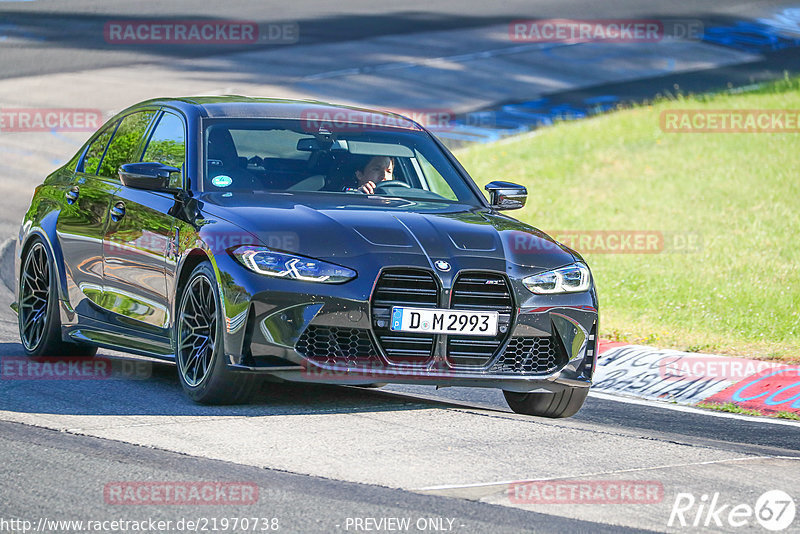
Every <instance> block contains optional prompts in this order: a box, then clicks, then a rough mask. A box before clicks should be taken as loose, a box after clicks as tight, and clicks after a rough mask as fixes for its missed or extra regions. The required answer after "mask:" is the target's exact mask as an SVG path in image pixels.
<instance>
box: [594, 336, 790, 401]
mask: <svg viewBox="0 0 800 534" xmlns="http://www.w3.org/2000/svg"><path fill="white" fill-rule="evenodd" d="M592 390H593V391H600V392H606V393H612V394H616V395H625V396H631V397H638V398H643V399H649V400H661V401H668V402H673V403H678V404H684V405H689V406H694V405H697V404H699V403H714V404H727V403H733V404H734V405H736V406H740V407H741V408H746V409H754V410H758V411H759V412H762V413H764V414H767V415H770V414H776V413H778V412H789V413H794V414H797V415H800V366H798V365H785V364H780V363H776V362H765V361H760V360H750V359H745V358H732V357H729V356H720V355H716V354H699V353H690V352H681V351H677V350H668V349H657V348H653V347H646V346H641V345H626V344H622V343H612V342H604V341H601V342H600V350H599V357H598V360H597V369H596V371H595V375H594V385H593V386H592Z"/></svg>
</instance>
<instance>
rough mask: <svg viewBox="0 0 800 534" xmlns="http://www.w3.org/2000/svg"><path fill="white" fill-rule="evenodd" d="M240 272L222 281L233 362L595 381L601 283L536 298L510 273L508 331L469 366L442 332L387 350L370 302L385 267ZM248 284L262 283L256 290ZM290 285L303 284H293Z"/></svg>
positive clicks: (363, 372) (306, 369)
mask: <svg viewBox="0 0 800 534" xmlns="http://www.w3.org/2000/svg"><path fill="white" fill-rule="evenodd" d="M239 273H240V275H239V279H238V280H236V282H237V283H235V284H233V283H231V284H230V285H229V286H227V287H226V286H225V285H224V284H223V285H222V287H221V289H222V294H223V297H224V298H223V301H224V303H225V305H224V308H225V310H224V311H225V315H226V339H225V346H226V355H227V358H228V363H229V366H230V367H231V368H232V369H235V370H239V371H242V372H261V373H268V374H271V375H273V376H276V377H278V378H281V379H284V380H290V381H298V382H314V383H325V384H351V385H359V384H374V383H403V384H423V385H436V386H469V387H488V388H501V389H504V390H508V391H518V392H531V391H551V392H557V391H560V390H562V389H564V388H566V387H589V386H590V385H591V379H592V373H593V371H594V367H595V358H596V353H597V348H596V346H597V301H596V296H595V293H594V289H592V290H591V291H588V292H585V293H580V294H569V295H547V296H537V295H533V294H531V293H530V292H528V291H527V290H524V289H522V291H520V288H522V286H521V284H517V283H516V282H515V280H517V278H514V277H508V278H507V280H508V282H509V287H510V289H511V290H512V291H513V294H514V304H515V305H514V311H513V313H512V314H511V317H510V320H509V323H508V327H509V328H508V332H507V333H506V335H505V336H504V339H503V340H502V342H501V343H500V344H499V345H498V346H497V349H496V350H494V352H493V353H492V354H491V356H490V357H488V358H487V359H486V361H485V362H481V363H480V364H478V365H463V363H458V362H457V361H455V359H451V358H450V355H449V354H448V346H449V345H448V343H447V336H444V335H441V336H435V338H436V339H435V341H434V343H435V346H434V347H432V348H431V354H430V357H428V358H421V359H419V360H416V361H413V362H408V361H404V362H398V361H397V360H393V359H392V358H389V357H387V351H386V350H385V348H384V346H383V345H382V344H381V338H380V337H379V336H378V334H377V333H376V332H377V330H378V329H377V324H378V323H377V319H378V316H379V314H378V313H377V310H374V309H373V306H372V300H373V299H372V296H373V293H374V291H375V287H374V285H375V280H378V279H379V272H376V273H375V276H374V277H369V276H361V277H360V279H357V280H354V281H352V282H348V283H346V284H341V285H328V284H313V283H305V282H297V281H292V282H286V281H276V280H265V278H264V277H261V276H258V275H255V274H250V273H243V274H242V273H241V270H239ZM436 274H437V276H438V273H436ZM501 274H502V273H501ZM503 276H505V275H503ZM455 277H456V273H454V274H453V278H455ZM370 278H371V280H370ZM449 282H452V278H451V279H450V280H447V279H443V280H441V281H440V287H441V291H442V293H443V294H447V293H448V292H449V289H448V288H449V285H448V283H449ZM248 287H252V288H257V289H258V291H253V292H252V293H251V292H250V291H248V290H247V288H248ZM287 287H289V288H290V289H296V290H295V291H291V292H287V291H286V289H287ZM445 307H446V306H445Z"/></svg>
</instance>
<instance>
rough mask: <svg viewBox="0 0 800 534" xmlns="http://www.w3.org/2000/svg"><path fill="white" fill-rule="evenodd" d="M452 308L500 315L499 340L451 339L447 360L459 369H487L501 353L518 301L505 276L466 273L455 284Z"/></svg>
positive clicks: (456, 337)
mask: <svg viewBox="0 0 800 534" xmlns="http://www.w3.org/2000/svg"><path fill="white" fill-rule="evenodd" d="M450 307H451V308H452V309H454V310H474V311H484V310H491V311H496V312H498V313H499V314H500V328H499V329H498V332H497V335H496V336H495V337H491V338H486V337H476V336H453V335H451V336H448V339H447V360H448V362H449V363H450V364H451V365H454V366H458V367H483V366H485V365H487V364H488V363H489V361H490V360H491V359H492V358H493V357H494V355H495V354H496V353H497V351H498V349H499V348H500V347H501V346H502V345H503V342H504V341H505V339H506V337H507V336H508V327H507V326H505V328H504V325H509V324H510V322H511V315H512V314H513V312H514V301H513V300H512V298H511V291H510V290H509V287H508V282H507V281H506V278H505V276H503V275H501V274H494V273H483V272H466V273H462V274H460V275H459V276H458V278H457V279H456V282H455V284H453V292H452V295H451V299H450Z"/></svg>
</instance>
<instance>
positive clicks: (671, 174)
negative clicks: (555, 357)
mask: <svg viewBox="0 0 800 534" xmlns="http://www.w3.org/2000/svg"><path fill="white" fill-rule="evenodd" d="M694 108H706V109H721V108H737V109H794V110H798V109H800V78H787V79H785V80H783V81H780V82H776V83H773V84H770V85H768V86H765V87H762V88H759V89H757V90H755V91H751V92H744V93H738V94H732V93H724V94H716V95H707V96H699V97H691V96H690V97H682V96H679V97H677V98H672V99H669V100H666V99H665V100H661V101H659V102H656V103H654V104H652V105H646V106H640V107H636V108H633V109H627V110H619V111H616V112H613V113H610V114H606V115H602V116H597V117H593V118H591V119H587V120H581V121H576V122H569V123H561V124H557V125H555V126H553V127H549V128H544V129H541V130H539V131H537V132H535V133H533V134H527V135H523V136H519V137H516V138H511V139H507V140H504V141H501V142H499V143H494V144H485V145H473V146H470V147H468V148H464V149H461V150H458V151H457V152H456V155H457V157H458V159H459V160H460V161H461V162H462V163H463V164H464V166H465V167H466V168H467V170H468V171H469V172H470V174H471V175H472V176H473V178H475V180H476V181H477V182H478V183H479V184H481V185H483V184H485V183H487V182H489V181H491V180H496V179H503V180H508V181H512V182H518V183H521V184H523V185H525V186H527V188H528V194H529V197H528V206H526V207H525V208H524V209H523V210H520V211H517V212H511V213H510V215H513V216H514V217H517V218H519V219H521V220H523V221H525V222H528V223H531V224H533V225H534V226H536V227H538V228H541V229H542V230H545V231H550V232H555V233H558V232H560V231H568V230H577V231H592V230H623V231H626V230H633V231H643V230H645V231H661V232H665V233H668V234H674V235H679V236H680V235H687V234H693V235H696V236H699V238H700V240H701V246H700V250H698V251H696V252H693V253H675V252H668V251H665V252H663V253H660V254H587V255H586V256H585V257H586V260H587V261H588V263H589V264H590V266H591V268H592V271H593V273H594V277H595V280H596V284H597V287H598V293H599V297H600V306H601V322H600V325H601V336H602V337H604V338H610V339H615V340H620V341H628V342H644V343H648V344H651V345H657V346H662V347H671V348H677V349H682V350H692V351H703V352H717V353H727V354H735V355H742V356H755V357H760V358H765V359H779V360H783V361H800V237H798V236H799V235H800V134H798V133H783V134H768V133H738V134H732V133H665V132H662V131H661V129H660V127H659V115H660V112H661V111H662V110H667V109H694Z"/></svg>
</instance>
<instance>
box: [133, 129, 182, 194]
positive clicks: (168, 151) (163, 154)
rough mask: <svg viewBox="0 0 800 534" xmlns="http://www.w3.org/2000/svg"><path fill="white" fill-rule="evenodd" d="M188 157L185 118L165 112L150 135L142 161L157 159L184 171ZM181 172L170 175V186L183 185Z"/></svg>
mask: <svg viewBox="0 0 800 534" xmlns="http://www.w3.org/2000/svg"><path fill="white" fill-rule="evenodd" d="M185 159H186V132H185V131H184V128H183V120H182V119H181V118H180V117H178V116H177V115H173V114H172V113H164V115H162V117H161V119H159V121H158V125H157V126H156V128H155V130H154V131H153V135H151V136H150V141H149V142H148V143H147V149H146V150H145V151H144V156H143V157H142V161H156V162H158V163H163V164H164V165H169V166H170V167H177V168H179V169H181V171H183V163H184V161H185ZM182 174H183V172H181V174H173V175H172V176H170V184H169V185H170V187H176V188H179V187H182V186H183V183H182V182H181V177H182Z"/></svg>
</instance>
